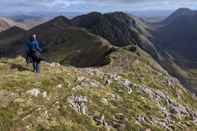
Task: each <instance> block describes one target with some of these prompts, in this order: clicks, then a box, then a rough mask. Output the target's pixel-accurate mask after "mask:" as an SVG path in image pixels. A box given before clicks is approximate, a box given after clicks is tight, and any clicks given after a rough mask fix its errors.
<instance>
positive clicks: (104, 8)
mask: <svg viewBox="0 0 197 131" xmlns="http://www.w3.org/2000/svg"><path fill="white" fill-rule="evenodd" d="M0 3H1V4H0V9H1V13H0V15H4V16H6V15H43V14H44V15H51V14H58V13H59V14H60V13H64V12H65V13H66V12H73V13H74V12H78V13H86V12H91V11H99V12H113V11H124V12H130V13H132V12H135V13H136V12H137V13H153V12H157V11H162V12H165V11H166V12H172V11H174V10H176V9H178V8H190V9H197V1H194V0H182V1H180V0H162V1H158V0H107V1H104V0H92V1H91V2H89V1H88V0H72V1H70V0H34V1H30V0H15V1H7V0H1V2H0ZM5 8H6V10H5Z"/></svg>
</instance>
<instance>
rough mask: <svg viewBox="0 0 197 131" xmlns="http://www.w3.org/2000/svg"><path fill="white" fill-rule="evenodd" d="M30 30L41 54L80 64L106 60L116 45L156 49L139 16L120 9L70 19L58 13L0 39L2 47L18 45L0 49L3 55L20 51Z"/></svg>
mask: <svg viewBox="0 0 197 131" xmlns="http://www.w3.org/2000/svg"><path fill="white" fill-rule="evenodd" d="M10 31H11V30H7V31H6V32H2V33H0V35H2V34H3V35H4V34H9V33H10ZM32 33H37V34H38V36H39V38H40V39H41V41H42V44H43V48H44V50H45V51H44V55H45V56H47V59H48V60H49V61H54V60H55V61H56V62H60V63H64V64H72V65H75V66H81V67H85V66H95V65H103V64H106V63H108V62H109V60H108V59H107V55H108V54H109V53H110V52H112V51H114V50H115V49H116V47H124V46H128V45H130V46H131V48H132V49H134V50H135V49H137V47H138V46H139V47H142V48H143V49H145V50H147V51H150V52H155V49H154V46H153V45H152V43H151V42H150V39H151V37H152V36H151V34H150V32H149V28H148V26H146V25H145V24H144V23H143V22H142V21H141V20H140V19H138V18H136V17H130V16H128V15H127V14H125V13H122V12H115V13H108V14H101V13H96V12H94V13H90V14H87V15H83V16H79V17H76V18H73V19H71V20H69V19H67V18H66V17H64V16H60V17H57V18H54V19H52V20H50V21H48V22H46V23H43V24H41V25H38V26H36V27H34V28H32V29H30V30H28V31H26V33H25V35H24V37H23V38H22V39H21V38H18V39H15V40H13V41H7V40H3V41H2V42H1V45H0V48H1V49H5V46H4V45H8V46H9V47H10V45H13V46H16V45H18V46H19V47H16V48H13V47H12V49H13V50H15V52H14V51H10V52H9V51H5V52H6V53H1V55H2V57H4V56H16V55H19V54H20V53H22V50H21V48H22V43H24V41H25V40H26V38H28V36H29V35H31V34H32ZM19 34H20V33H19ZM14 37H15V36H14ZM11 38H12V36H11ZM11 38H10V39H11ZM16 43H17V44H16ZM19 43H20V45H19ZM6 49H8V48H6ZM4 54H6V55H4Z"/></svg>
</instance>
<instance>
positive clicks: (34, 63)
mask: <svg viewBox="0 0 197 131" xmlns="http://www.w3.org/2000/svg"><path fill="white" fill-rule="evenodd" d="M32 65H33V72H36V66H37V65H36V62H35V61H34V60H33V61H32Z"/></svg>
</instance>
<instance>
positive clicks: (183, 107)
mask: <svg viewBox="0 0 197 131" xmlns="http://www.w3.org/2000/svg"><path fill="white" fill-rule="evenodd" d="M139 54H140V55H139ZM109 58H110V59H111V63H110V64H108V65H105V66H103V67H99V68H76V67H72V66H62V65H60V64H58V63H48V62H42V69H41V70H42V71H41V74H39V75H36V74H34V73H32V71H31V67H29V66H27V65H26V63H25V60H24V59H23V58H22V57H18V58H15V59H7V58H2V59H1V60H0V72H1V74H0V130H1V131H94V130H103V131H130V130H134V131H139V130H142V131H165V130H169V131H173V130H177V131H180V130H183V131H185V130H188V131H195V130H197V98H196V97H195V96H192V95H191V94H190V93H188V92H187V90H185V89H184V88H183V86H182V85H181V84H180V82H179V81H178V80H177V79H176V78H173V77H171V76H170V75H169V74H168V73H167V72H166V71H165V70H164V69H163V68H162V67H161V66H159V64H157V63H156V62H155V61H154V60H153V59H152V58H151V57H150V56H149V55H148V54H147V53H145V52H143V51H142V50H139V52H138V53H136V52H131V51H129V50H128V49H119V50H117V51H116V52H113V53H112V54H111V55H110V57H109Z"/></svg>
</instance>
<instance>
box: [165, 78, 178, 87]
mask: <svg viewBox="0 0 197 131" xmlns="http://www.w3.org/2000/svg"><path fill="white" fill-rule="evenodd" d="M167 84H168V86H171V87H174V86H176V85H180V82H179V80H178V79H176V78H173V77H170V78H169V79H167Z"/></svg>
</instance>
